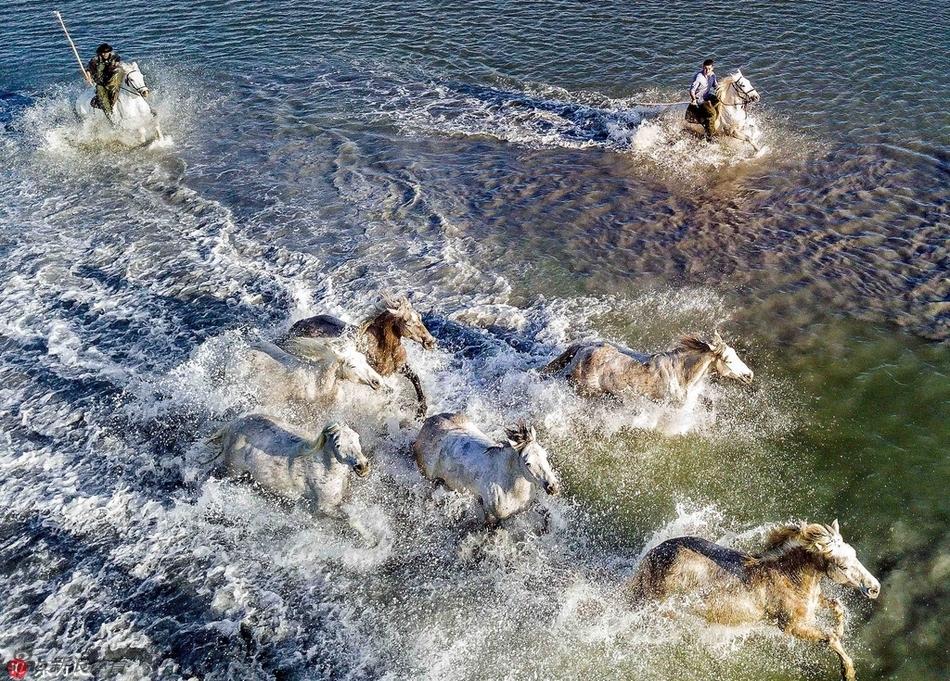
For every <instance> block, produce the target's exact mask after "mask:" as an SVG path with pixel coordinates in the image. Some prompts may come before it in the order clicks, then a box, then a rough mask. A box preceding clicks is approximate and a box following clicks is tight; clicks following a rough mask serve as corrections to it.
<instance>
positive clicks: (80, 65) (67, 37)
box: [53, 11, 92, 85]
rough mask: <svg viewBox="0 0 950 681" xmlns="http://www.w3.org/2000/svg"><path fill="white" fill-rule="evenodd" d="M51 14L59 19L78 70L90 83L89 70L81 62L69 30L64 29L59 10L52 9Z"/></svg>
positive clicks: (64, 25)
mask: <svg viewBox="0 0 950 681" xmlns="http://www.w3.org/2000/svg"><path fill="white" fill-rule="evenodd" d="M53 14H55V15H56V18H57V19H59V25H60V26H62V27H63V33H65V34H66V40H68V41H69V46H70V47H71V48H73V54H74V55H76V61H77V62H78V63H79V70H80V71H82V76H83V78H85V79H86V82H87V83H89V84H90V85H92V76H90V75H89V72H88V71H86V67H85V66H84V65H83V63H82V59H81V58H80V57H79V50H77V49H76V44H75V43H74V42H73V39H72V38H71V37H69V31H67V30H66V24H65V23H64V22H63V15H62V14H60V13H59V12H56V11H54V12H53Z"/></svg>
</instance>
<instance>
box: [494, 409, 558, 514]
mask: <svg viewBox="0 0 950 681" xmlns="http://www.w3.org/2000/svg"><path fill="white" fill-rule="evenodd" d="M505 436H506V437H507V438H508V445H509V446H510V447H511V448H512V449H514V450H515V452H516V453H517V454H518V455H519V457H520V458H521V464H522V467H523V468H524V470H525V472H526V473H527V477H528V479H529V480H531V482H532V483H534V484H536V485H537V486H538V487H541V488H542V489H543V490H544V491H545V492H547V493H548V494H550V495H551V496H554V495H556V494H559V493H560V491H561V487H560V485H559V484H558V481H557V476H556V475H555V474H554V470H553V469H552V468H551V464H550V462H549V461H548V452H547V450H546V449H545V448H544V447H542V446H541V445H540V444H538V441H537V440H538V438H537V433H535V431H534V428H533V427H529V426H527V425H526V424H524V423H520V424H518V425H517V426H515V427H514V428H508V429H506V430H505Z"/></svg>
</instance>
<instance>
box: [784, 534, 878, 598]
mask: <svg viewBox="0 0 950 681" xmlns="http://www.w3.org/2000/svg"><path fill="white" fill-rule="evenodd" d="M802 540H803V542H804V544H805V546H806V548H808V549H810V550H811V551H813V552H814V553H817V554H818V555H820V556H821V557H822V558H824V559H825V562H826V567H825V574H826V575H827V576H828V577H829V578H830V579H831V580H832V581H834V582H837V583H838V584H843V585H845V586H853V587H854V588H856V589H858V590H860V591H861V593H863V594H864V595H865V596H867V597H868V598H870V599H872V600H873V599H875V598H877V597H878V594H880V593H881V583H880V582H878V581H877V579H875V577H874V575H872V574H871V573H870V572H868V569H867V568H866V567H864V566H863V565H862V564H861V561H859V560H858V556H857V552H856V551H855V550H854V548H853V547H852V546H851V545H850V544H847V543H846V542H845V541H844V539H842V538H841V532H840V530H839V527H838V521H837V520H835V521H834V522H833V523H831V525H819V524H817V523H813V524H810V525H806V526H805V527H804V528H803V529H802Z"/></svg>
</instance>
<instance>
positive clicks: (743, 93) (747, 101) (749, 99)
mask: <svg viewBox="0 0 950 681" xmlns="http://www.w3.org/2000/svg"><path fill="white" fill-rule="evenodd" d="M731 85H732V89H733V90H735V92H736V96H737V97H738V98H739V106H741V107H742V108H743V110H746V109H748V107H749V106H750V105H752V104H754V103H755V102H756V101H757V99H756V98H755V97H754V96H753V95H757V94H758V93H757V92H756V91H755V88H752V89H751V90H743V89H742V88H741V87H739V79H738V78H736V79H734V80H733V81H732V83H731Z"/></svg>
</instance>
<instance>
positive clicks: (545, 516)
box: [538, 504, 551, 534]
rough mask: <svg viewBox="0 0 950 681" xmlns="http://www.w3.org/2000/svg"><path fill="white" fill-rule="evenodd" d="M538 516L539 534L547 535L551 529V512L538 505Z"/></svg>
mask: <svg viewBox="0 0 950 681" xmlns="http://www.w3.org/2000/svg"><path fill="white" fill-rule="evenodd" d="M538 515H539V516H541V534H547V533H548V531H549V530H550V529H551V511H549V510H548V509H547V508H545V507H544V506H542V505H541V504H538Z"/></svg>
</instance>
